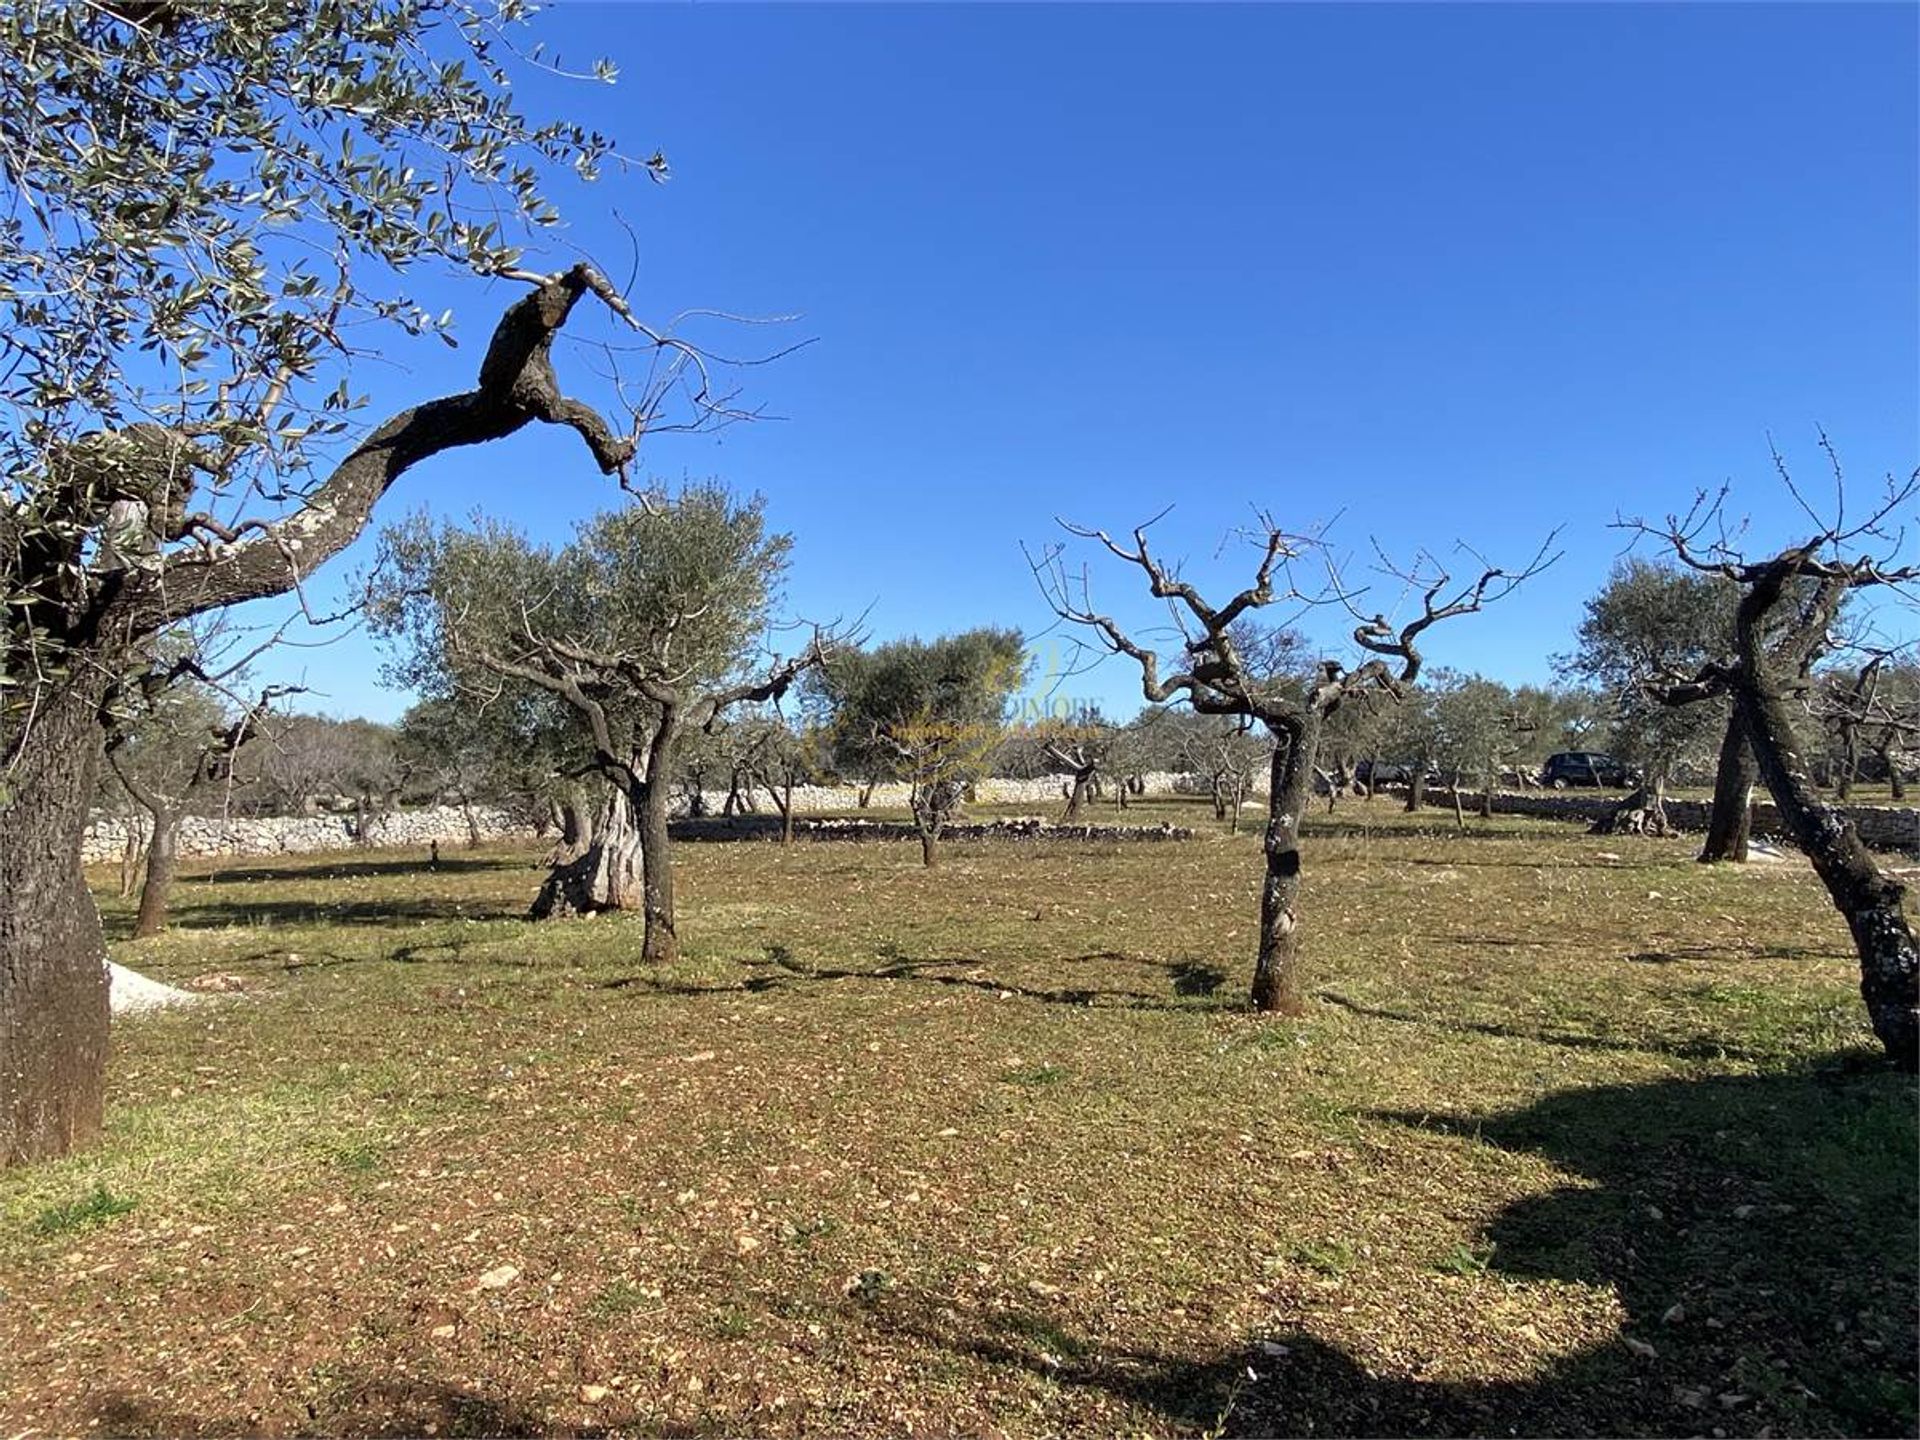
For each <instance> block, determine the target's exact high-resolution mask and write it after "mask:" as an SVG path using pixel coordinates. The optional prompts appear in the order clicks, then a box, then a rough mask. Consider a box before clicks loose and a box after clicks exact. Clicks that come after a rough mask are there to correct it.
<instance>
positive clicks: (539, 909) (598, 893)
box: [528, 786, 641, 920]
mask: <svg viewBox="0 0 1920 1440" xmlns="http://www.w3.org/2000/svg"><path fill="white" fill-rule="evenodd" d="M563 805H564V809H565V812H566V814H567V817H568V828H569V829H570V830H572V831H573V832H574V834H573V835H572V837H571V839H566V838H563V840H562V842H561V845H560V846H559V847H557V849H556V853H555V855H554V857H553V859H552V860H551V861H550V862H549V863H550V864H551V865H552V870H551V872H550V873H549V874H548V875H547V878H546V880H545V882H544V883H542V885H541V886H540V894H539V895H538V896H537V897H536V898H535V899H534V902H533V908H532V909H531V910H530V911H529V912H528V913H529V914H530V915H531V916H532V918H533V919H535V920H557V919H561V918H564V917H566V916H569V915H592V914H595V913H596V912H598V911H601V910H627V909H631V908H633V907H634V906H635V905H636V904H638V903H639V899H640V871H641V856H640V846H641V838H640V825H639V820H638V817H637V816H636V815H635V813H634V805H633V797H632V796H631V795H629V794H628V793H627V792H626V791H625V790H622V789H619V788H617V787H614V786H609V787H608V788H607V792H606V799H605V800H604V801H603V802H602V804H601V806H600V811H599V814H598V816H597V817H596V816H594V815H593V814H592V812H589V811H586V810H584V808H583V807H582V806H581V804H580V797H579V795H578V793H577V792H576V793H574V794H572V795H569V797H568V798H567V800H566V801H565V802H563Z"/></svg>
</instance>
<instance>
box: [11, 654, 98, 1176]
mask: <svg viewBox="0 0 1920 1440" xmlns="http://www.w3.org/2000/svg"><path fill="white" fill-rule="evenodd" d="M79 673H80V674H82V675H84V676H87V677H89V678H86V679H81V680H77V681H75V682H73V683H71V684H70V685H69V686H68V687H66V688H64V689H62V690H59V691H56V692H55V693H53V694H52V695H51V696H49V697H48V698H47V699H46V700H45V701H43V703H42V704H41V706H40V707H39V709H38V711H37V713H36V714H35V715H34V717H33V727H34V728H33V734H32V736H31V737H30V739H29V741H28V743H27V744H26V745H24V746H23V747H22V748H21V751H20V754H19V757H18V760H17V761H16V763H15V765H14V767H13V770H12V772H11V773H10V774H9V775H8V776H7V793H6V795H5V796H4V798H0V1163H4V1164H8V1165H13V1164H19V1163H21V1162H23V1161H28V1160H39V1159H45V1158H47V1157H50V1156H55V1155H64V1154H66V1153H67V1152H68V1151H70V1150H72V1149H75V1148H76V1147H79V1146H83V1145H85V1144H87V1143H89V1142H90V1141H92V1140H93V1139H94V1138H95V1137H96V1136H98V1134H99V1133H100V1116H101V1108H102V1098H103V1091H104V1085H105V1077H106V1062H107V968H106V943H105V941H104V940H103V938H102V937H101V933H100V915H99V912H98V911H97V910H95V908H94V904H93V896H92V894H91V893H90V892H89V891H88V890H87V885H86V879H85V876H84V875H83V873H82V870H81V860H80V854H81V841H82V838H83V837H84V835H85V833H86V827H87V802H88V800H89V799H90V798H91V797H92V795H93V792H94V779H95V776H96V774H97V773H98V770H99V765H100V753H101V743H102V736H101V733H100V726H99V718H98V717H99V713H100V702H101V695H102V690H103V688H104V682H102V681H99V680H95V679H93V678H91V677H93V676H95V675H97V674H100V673H104V667H82V668H81V669H80V672H79Z"/></svg>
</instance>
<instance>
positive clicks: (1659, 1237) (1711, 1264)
mask: <svg viewBox="0 0 1920 1440" xmlns="http://www.w3.org/2000/svg"><path fill="white" fill-rule="evenodd" d="M1914 1100H1915V1092H1914V1083H1913V1081H1912V1080H1911V1079H1910V1078H1906V1077H1900V1076H1896V1075H1892V1074H1890V1073H1887V1072H1886V1071H1884V1069H1883V1068H1881V1067H1880V1065H1879V1063H1878V1062H1877V1060H1871V1059H1868V1058H1867V1057H1865V1056H1864V1055H1851V1056H1842V1057H1838V1060H1837V1063H1828V1064H1826V1065H1824V1066H1822V1067H1819V1068H1806V1069H1801V1070H1796V1071H1792V1072H1787V1073H1778V1074H1766V1075H1759V1076H1709V1077H1706V1078H1703V1079H1669V1080H1660V1081H1655V1082H1652V1083H1648V1084H1639V1085H1612V1086H1601V1087H1595V1088H1591V1089H1585V1090H1574V1091H1566V1092H1562V1093H1560V1094H1556V1095H1552V1096H1549V1097H1548V1098H1546V1099H1544V1100H1542V1101H1540V1102H1538V1103H1536V1104H1534V1105H1530V1106H1527V1107H1525V1108H1523V1109H1519V1110H1514V1111H1508V1112H1503V1113H1497V1114H1491V1115H1456V1116H1446V1117H1437V1116H1431V1115H1410V1114H1395V1113H1382V1114H1375V1115H1373V1116H1371V1117H1370V1118H1371V1119H1372V1120H1373V1121H1375V1122H1377V1123H1381V1122H1384V1123H1388V1124H1392V1125H1395V1126H1401V1127H1405V1130H1406V1132H1407V1133H1408V1135H1409V1137H1411V1136H1412V1135H1415V1134H1427V1135H1436V1136H1445V1137H1449V1138H1448V1140H1447V1141H1445V1142H1442V1143H1449V1144H1451V1143H1457V1142H1458V1141H1459V1140H1461V1139H1466V1140H1470V1141H1471V1142H1472V1143H1476V1144H1486V1145H1492V1146H1495V1147H1498V1148H1499V1149H1502V1150H1507V1151H1511V1152H1514V1153H1520V1154H1529V1155H1537V1156H1542V1157H1544V1158H1546V1159H1548V1160H1550V1161H1552V1162H1553V1163H1554V1164H1555V1165H1556V1166H1558V1167H1559V1168H1561V1169H1562V1170H1565V1171H1567V1172H1569V1173H1570V1174H1572V1175H1573V1176H1575V1177H1578V1178H1577V1179H1575V1180H1573V1181H1571V1182H1570V1183H1568V1184H1567V1185H1565V1186H1563V1187H1562V1188H1560V1189H1557V1190H1554V1191H1551V1192H1549V1193H1547V1194H1544V1195H1533V1196H1528V1197H1525V1198H1523V1199H1521V1200H1518V1201H1516V1202H1515V1203H1514V1204H1512V1205H1510V1206H1509V1207H1508V1208H1507V1209H1506V1210H1505V1211H1503V1212H1501V1213H1500V1214H1499V1215H1498V1216H1497V1217H1495V1219H1494V1220H1493V1221H1492V1222H1491V1223H1490V1224H1489V1225H1488V1227H1487V1229H1486V1231H1485V1240H1486V1241H1487V1242H1488V1243H1489V1247H1490V1249H1489V1250H1488V1251H1487V1252H1486V1253H1487V1259H1486V1262H1485V1264H1486V1269H1487V1272H1488V1275H1487V1277H1486V1278H1485V1279H1484V1280H1482V1281H1480V1282H1478V1283H1483V1284H1487V1285H1489V1287H1490V1290H1489V1293H1490V1296H1491V1294H1492V1293H1493V1292H1495V1291H1499V1292H1502V1293H1503V1294H1504V1296H1505V1297H1506V1299H1505V1300H1504V1301H1503V1302H1502V1303H1505V1304H1507V1305H1509V1306H1510V1307H1511V1306H1512V1305H1513V1303H1514V1298H1515V1297H1516V1296H1519V1297H1524V1293H1525V1290H1526V1288H1527V1287H1528V1286H1529V1285H1532V1284H1539V1283H1545V1284H1548V1285H1557V1284H1563V1283H1567V1282H1575V1283H1579V1284H1583V1285H1593V1286H1606V1287H1610V1288H1612V1289H1613V1290H1614V1291H1615V1293H1616V1294H1617V1295H1618V1296H1619V1300H1620V1303H1621V1305H1622V1307H1623V1309H1624V1310H1625V1312H1626V1321H1625V1323H1624V1325H1623V1326H1622V1332H1621V1338H1620V1339H1619V1340H1617V1341H1612V1342H1608V1343H1605V1344H1602V1345H1598V1346H1594V1347H1592V1348H1590V1349H1587V1350H1583V1351H1580V1352H1577V1353H1575V1354H1572V1355H1569V1356H1565V1357H1563V1358H1559V1359H1554V1360H1549V1361H1547V1362H1545V1363H1544V1364H1543V1365H1542V1367H1541V1368H1540V1369H1539V1370H1538V1371H1537V1372H1536V1373H1535V1374H1533V1375H1531V1376H1529V1377H1526V1378H1523V1379H1498V1380H1495V1379H1489V1380H1487V1381H1484V1382H1473V1381H1447V1382H1439V1381H1420V1380H1417V1379H1411V1378H1399V1377H1395V1376H1392V1375H1380V1374H1378V1373H1376V1368H1375V1367H1376V1366H1377V1365H1378V1364H1379V1362H1378V1361H1377V1360H1375V1359H1374V1358H1372V1357H1368V1356H1361V1355H1354V1354H1349V1353H1347V1352H1345V1351H1343V1350H1342V1349H1340V1348H1339V1347H1338V1346H1336V1345H1331V1344H1328V1343H1327V1342H1325V1341H1323V1340H1321V1339H1319V1338H1317V1337H1316V1336H1314V1335H1312V1334H1309V1333H1306V1332H1304V1331H1302V1330H1300V1329H1298V1328H1288V1327H1286V1326H1282V1327H1280V1328H1278V1329H1276V1330H1275V1331H1274V1332H1273V1333H1271V1334H1269V1335H1266V1336H1252V1337H1249V1339H1248V1341H1247V1343H1246V1344H1245V1345H1244V1346H1240V1347H1233V1348H1230V1349H1228V1350H1226V1351H1224V1352H1221V1353H1218V1354H1211V1355H1199V1356H1195V1355H1179V1354H1173V1353H1157V1352H1152V1351H1144V1350H1140V1349H1133V1348H1115V1347H1110V1346H1107V1345H1104V1344H1102V1343H1100V1342H1099V1341H1098V1340H1095V1339H1090V1338H1086V1337H1081V1336H1077V1335H1075V1334H1073V1333H1071V1332H1068V1331H1065V1330H1063V1329H1062V1328H1061V1327H1060V1326H1058V1325H1057V1324H1055V1323H1054V1322H1052V1321H1051V1320H1049V1319H1048V1318H1047V1317H1046V1316H1044V1315H1040V1316H1035V1315H1033V1314H1030V1313H1028V1312H1026V1311H1023V1310H1020V1309H1016V1308H1009V1309H1006V1310H1003V1311H997V1312H987V1313H984V1314H982V1313H978V1312H976V1313H974V1314H972V1315H966V1314H963V1313H961V1312H960V1311H958V1310H956V1309H954V1308H952V1307H947V1308H944V1309H943V1308H938V1307H934V1306H923V1307H921V1308H920V1309H919V1310H917V1311H915V1310H903V1311H902V1312H901V1313H896V1314H885V1313H881V1314H878V1315H876V1323H878V1324H881V1325H884V1326H891V1327H893V1328H900V1329H905V1330H910V1331H911V1332H912V1333H914V1334H915V1335H916V1336H918V1337H920V1338H923V1339H926V1340H929V1341H932V1342H934V1343H938V1344H940V1345H942V1346H945V1347H946V1348H949V1349H951V1350H953V1351H955V1352H956V1353H961V1354H965V1355H969V1356H972V1357H974V1358H976V1359H980V1360H984V1361H986V1362H987V1363H989V1364H992V1365H996V1366H1013V1367H1018V1368H1021V1369H1025V1370H1028V1371H1029V1372H1031V1373H1033V1374H1034V1375H1036V1376H1043V1377H1045V1378H1047V1379H1048V1380H1050V1381H1053V1382H1056V1383H1059V1384H1063V1385H1070V1386H1085V1387H1091V1388H1095V1389H1099V1390H1101V1391H1104V1392H1106V1393H1108V1394H1111V1395H1113V1396H1115V1397H1116V1398H1120V1399H1122V1400H1125V1401H1128V1402H1130V1403H1134V1404H1139V1405H1144V1406H1146V1407H1149V1408H1151V1409H1153V1410H1155V1411H1157V1412H1159V1413H1160V1414H1162V1415H1164V1416H1165V1417H1167V1419H1168V1420H1169V1421H1171V1422H1173V1423H1174V1424H1175V1425H1176V1426H1179V1427H1181V1428H1189V1427H1191V1428H1201V1429H1210V1428H1213V1427H1215V1426H1220V1425H1222V1423H1223V1421H1224V1425H1223V1428H1224V1433H1227V1434H1237V1435H1267V1434H1278V1435H1380V1436H1392V1435H1465V1434H1475V1435H1487V1434H1500V1435H1505V1434H1520V1435H1702V1434H1707V1433H1709V1432H1712V1433H1716V1434H1727V1435H1759V1434H1762V1433H1767V1434H1776V1435H1779V1434H1785V1435H1899V1434H1906V1435H1911V1434H1913V1433H1915V1424H1916V1416H1915V1380H1916V1373H1915V1372H1916V1364H1915V1354H1914V1345H1913V1336H1914V1330H1915V1322H1916V1319H1917V1318H1920V1316H1916V1306H1915V1298H1916V1285H1917V1284H1920V1274H1917V1273H1916V1253H1917V1252H1920V1243H1917V1242H1920V1223H1917V1217H1916V1205H1920V1193H1917V1187H1916V1159H1917V1158H1920V1157H1917V1155H1916V1144H1915V1129H1916V1118H1915V1111H1914ZM1520 1318H1524V1316H1521V1317H1520ZM1516 1323H1518V1320H1516ZM1395 1343H1396V1345H1398V1346H1399V1347H1401V1348H1402V1349H1404V1348H1405V1346H1406V1345H1407V1344H1408V1343H1409V1337H1408V1336H1407V1335H1405V1334H1402V1335H1401V1336H1400V1337H1399V1338H1398V1339H1397V1340H1396V1341H1395ZM1435 1343H1439V1342H1438V1340H1437V1338H1436V1341H1435ZM1448 1360H1449V1366H1450V1368H1455V1369H1458V1368H1459V1366H1460V1362H1462V1361H1464V1362H1465V1363H1466V1365H1467V1367H1468V1368H1471V1363H1472V1356H1471V1355H1466V1356H1461V1355H1459V1354H1455V1355H1451V1356H1449V1357H1448Z"/></svg>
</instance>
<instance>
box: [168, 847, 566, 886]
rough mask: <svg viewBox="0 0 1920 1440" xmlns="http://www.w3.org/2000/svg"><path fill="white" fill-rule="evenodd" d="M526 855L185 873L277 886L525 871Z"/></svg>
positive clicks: (208, 881)
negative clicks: (430, 863) (295, 882)
mask: <svg viewBox="0 0 1920 1440" xmlns="http://www.w3.org/2000/svg"><path fill="white" fill-rule="evenodd" d="M527 868H529V867H528V865H527V861H526V858H525V857H524V856H513V855H492V856H484V857H482V856H467V857H464V858H463V857H460V856H453V855H444V854H443V855H442V856H441V857H440V863H439V865H438V866H435V867H432V868H429V867H428V864H427V855H426V850H425V849H424V847H423V848H422V849H421V851H420V852H419V853H418V854H409V855H407V856H406V857H404V858H394V859H389V860H338V859H335V860H316V861H314V862H313V863H312V864H310V865H277V866H265V865H256V866H250V867H248V868H245V869H239V870H231V869H225V868H222V869H219V870H215V871H213V872H211V873H210V874H207V875H193V876H183V877H182V878H183V879H188V880H191V882H192V883H193V884H196V885H274V884H280V883H283V882H285V881H289V880H372V879H378V878H381V877H383V876H392V875H435V874H438V875H480V874H485V873H487V872H488V871H492V870H525V869H527Z"/></svg>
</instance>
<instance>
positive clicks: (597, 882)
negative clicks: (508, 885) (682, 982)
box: [529, 720, 680, 962]
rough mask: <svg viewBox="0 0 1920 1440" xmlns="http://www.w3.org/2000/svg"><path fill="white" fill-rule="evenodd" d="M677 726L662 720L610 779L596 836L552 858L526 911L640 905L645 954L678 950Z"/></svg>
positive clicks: (667, 956) (539, 913)
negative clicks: (670, 780)
mask: <svg viewBox="0 0 1920 1440" xmlns="http://www.w3.org/2000/svg"><path fill="white" fill-rule="evenodd" d="M678 732H679V725H678V723H677V722H676V721H672V720H669V721H666V722H663V723H661V724H660V725H658V726H657V727H656V728H655V729H654V731H653V734H652V735H651V737H650V738H649V739H648V742H647V747H646V750H645V751H644V753H643V754H640V755H636V756H634V757H633V759H632V760H631V761H630V762H628V764H626V765H625V766H623V767H622V769H621V779H620V780H618V781H617V782H614V783H611V784H609V785H608V787H607V799H606V802H605V804H604V805H603V806H602V807H601V810H600V816H599V820H598V821H597V823H596V824H595V825H594V826H593V832H592V838H591V839H590V840H589V841H588V843H587V844H586V846H585V848H584V849H583V850H582V851H581V852H580V854H579V855H578V856H576V857H574V858H572V859H561V860H558V861H557V862H556V863H555V864H554V866H553V870H552V872H551V873H550V874H549V875H548V876H547V878H546V882H545V883H544V884H542V885H541V887H540V894H539V895H538V896H537V897H536V898H535V899H534V902H533V908H532V910H531V911H530V912H529V913H530V915H531V916H532V918H533V919H535V920H555V919H561V918H564V917H566V916H570V915H590V914H594V913H596V912H598V911H601V910H635V909H637V910H639V911H640V912H641V914H642V916H643V917H644V919H645V923H646V939H645V940H644V942H643V944H642V952H641V953H642V955H643V956H644V958H646V959H647V960H650V961H659V962H664V961H669V960H676V959H678V958H679V955H680V942H679V937H678V935H677V933H676V931H675V929H674V914H673V851H672V842H671V838H670V836H669V835H668V831H667V806H668V800H669V793H668V787H667V781H666V777H667V776H668V775H669V774H671V773H672V770H671V764H670V762H671V758H672V751H673V745H674V741H675V740H676V738H677V737H678ZM571 808H572V807H571V804H569V810H571Z"/></svg>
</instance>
